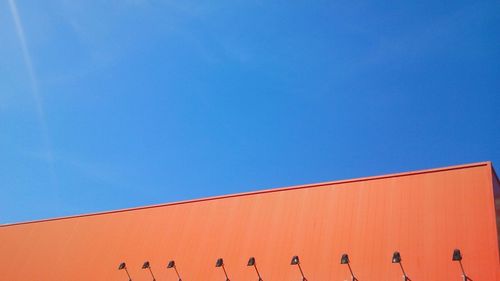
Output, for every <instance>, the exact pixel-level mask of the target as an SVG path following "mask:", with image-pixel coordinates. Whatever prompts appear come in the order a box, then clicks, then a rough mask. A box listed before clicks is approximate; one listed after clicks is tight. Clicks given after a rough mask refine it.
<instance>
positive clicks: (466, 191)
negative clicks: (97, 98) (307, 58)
mask: <svg viewBox="0 0 500 281" xmlns="http://www.w3.org/2000/svg"><path fill="white" fill-rule="evenodd" d="M499 219H500V184H499V180H498V177H497V176H496V174H495V172H494V170H493V167H492V165H491V163H489V162H484V163H475V164H469V165H462V166H453V167H446V168H440V169H433V170H424V171H416V172H409V173H402V174H392V175H385V176H377V177H369V178H361V179H352V180H343V181H336V182H327V183H320V184H311V185H304V186H294V187H289V188H281V189H271V190H264V191H258V192H251V193H243V194H234V195H228V196H220V197H212V198H205V199H199V200H192V201H185V202H177V203H170V204H163V205H156V206H147V207H141V208H134V209H127V210H118V211H111V212H104V213H97V214H87V215H80V216H74V217H65V218H55V219H48V220H42V221H33V222H25V223H17V224H10V225H2V226H0V280H8V281H21V280H22V281H80V280H82V281H83V280H86V281H100V280H103V281H104V280H106V281H127V280H129V277H128V276H127V273H128V274H129V275H130V278H131V279H132V280H134V281H148V280H153V276H152V275H151V273H152V274H153V275H154V278H155V279H156V280H157V281H168V280H178V276H177V273H176V271H177V272H178V274H179V275H180V277H181V278H182V280H183V281H212V280H213V281H224V280H226V275H225V274H227V276H228V279H230V280H232V281H239V280H241V281H247V280H248V281H250V280H255V281H257V280H259V276H258V274H260V276H261V278H262V280H265V281H269V280H272V281H285V280H290V281H292V280H297V281H298V280H303V277H302V274H303V275H304V277H305V278H306V279H307V280H309V281H327V280H339V281H341V280H351V278H352V277H351V271H350V270H349V268H350V269H351V270H352V274H353V275H354V276H355V277H356V278H357V279H358V280H360V281H388V280H389V281H390V280H395V281H396V280H402V279H403V271H402V269H404V271H405V274H406V275H407V276H408V278H409V279H411V280H413V281H418V280H427V281H428V280H447V281H448V280H457V281H458V280H463V279H462V270H461V267H460V263H461V264H462V266H463V270H464V271H465V273H466V275H467V276H468V277H470V279H472V280H474V281H481V280H482V281H492V280H500V263H499V261H500V260H499V259H500V257H499V237H500V236H499V233H500V228H499V226H500V221H499ZM455 250H460V256H461V257H462V259H461V261H457V260H455V261H454V260H453V259H452V257H453V253H454V251H455ZM395 252H398V253H399V256H400V258H401V262H400V263H397V257H396V260H393V257H394V253H395ZM344 254H346V255H348V258H349V264H347V263H341V257H342V256H343V255H344ZM294 256H297V257H298V262H299V264H292V263H296V262H297V260H295V261H292V257H294ZM251 257H253V258H254V261H255V266H248V262H249V259H250V258H251ZM219 258H222V259H223V261H222V262H223V266H221V267H216V262H217V260H218V259H219ZM455 259H458V255H457V253H456V252H455ZM145 261H148V262H149V265H150V268H145V269H143V268H142V267H143V265H144V262H145ZM169 261H175V268H173V267H172V268H167V265H168V263H169ZM346 261H347V260H346V259H345V256H344V262H346ZM394 261H396V262H395V263H394ZM121 263H125V268H123V269H121V270H119V269H118V267H119V265H120V264H121ZM171 265H172V264H171ZM219 265H220V264H219ZM299 265H300V268H299ZM122 267H123V265H122ZM256 269H257V270H258V273H257V270H256ZM301 272H302V273H301ZM403 280H404V279H403Z"/></svg>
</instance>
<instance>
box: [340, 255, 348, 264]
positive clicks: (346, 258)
mask: <svg viewBox="0 0 500 281" xmlns="http://www.w3.org/2000/svg"><path fill="white" fill-rule="evenodd" d="M340 264H349V256H348V255H347V254H343V255H342V258H340Z"/></svg>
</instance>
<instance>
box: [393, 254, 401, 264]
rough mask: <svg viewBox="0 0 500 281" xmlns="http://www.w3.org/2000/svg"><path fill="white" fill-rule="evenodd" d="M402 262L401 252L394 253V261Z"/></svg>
mask: <svg viewBox="0 0 500 281" xmlns="http://www.w3.org/2000/svg"><path fill="white" fill-rule="evenodd" d="M400 262H401V254H400V253H399V252H394V254H392V263H400Z"/></svg>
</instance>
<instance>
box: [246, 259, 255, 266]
mask: <svg viewBox="0 0 500 281" xmlns="http://www.w3.org/2000/svg"><path fill="white" fill-rule="evenodd" d="M254 265H255V258H254V257H251V258H249V259H248V263H247V266H254Z"/></svg>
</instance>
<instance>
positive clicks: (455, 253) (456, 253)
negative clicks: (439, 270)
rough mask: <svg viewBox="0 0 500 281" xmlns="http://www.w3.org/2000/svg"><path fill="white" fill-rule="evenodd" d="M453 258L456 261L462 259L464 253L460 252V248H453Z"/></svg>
mask: <svg viewBox="0 0 500 281" xmlns="http://www.w3.org/2000/svg"><path fill="white" fill-rule="evenodd" d="M452 260H454V261H461V260H462V253H461V252H460V249H455V250H453V258H452Z"/></svg>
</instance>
